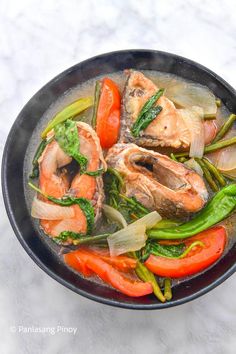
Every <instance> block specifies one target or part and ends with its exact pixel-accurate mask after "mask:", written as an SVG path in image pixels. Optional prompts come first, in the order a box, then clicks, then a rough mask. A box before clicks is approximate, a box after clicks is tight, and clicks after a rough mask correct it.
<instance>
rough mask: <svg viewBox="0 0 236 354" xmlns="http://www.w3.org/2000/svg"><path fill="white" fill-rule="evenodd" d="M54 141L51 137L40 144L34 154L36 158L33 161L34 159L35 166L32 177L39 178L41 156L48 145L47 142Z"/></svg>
mask: <svg viewBox="0 0 236 354" xmlns="http://www.w3.org/2000/svg"><path fill="white" fill-rule="evenodd" d="M51 141H52V139H49V140H46V139H44V140H42V141H41V143H40V144H39V146H38V148H37V150H36V153H35V155H34V158H33V161H32V165H33V168H32V172H31V174H30V176H29V177H30V178H32V179H33V178H38V176H39V163H38V160H39V158H40V156H41V155H42V153H43V151H44V149H45V147H46V146H47V144H49V143H50V142H51Z"/></svg>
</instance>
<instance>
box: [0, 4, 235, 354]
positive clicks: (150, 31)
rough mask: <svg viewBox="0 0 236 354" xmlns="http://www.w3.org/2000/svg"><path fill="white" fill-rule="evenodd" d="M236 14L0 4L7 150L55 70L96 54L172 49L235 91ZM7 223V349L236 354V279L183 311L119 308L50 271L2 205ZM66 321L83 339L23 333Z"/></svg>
mask: <svg viewBox="0 0 236 354" xmlns="http://www.w3.org/2000/svg"><path fill="white" fill-rule="evenodd" d="M235 10H236V4H235V1H234V0H231V1H230V0H229V1H226V0H224V1H220V0H218V1H214V2H213V1H210V0H209V1H204V0H201V1H200V0H199V1H197V0H196V1H190V0H189V1H187V0H180V1H178V0H177V1H174V0H172V1H171V0H167V1H164V0H163V1H160V0H159V1H155V0H145V1H138V0H113V1H109V0H100V1H96V0H94V1H91V0H85V1H84V0H70V1H63V0H54V1H50V0H36V1H32V0H31V1H30V0H21V1H13V0H1V1H0V120H1V124H0V149H1V153H2V150H3V146H4V142H5V139H6V136H7V133H8V131H9V129H10V127H11V125H12V123H13V121H14V119H15V117H16V115H17V113H18V112H19V110H20V109H21V108H22V106H23V105H24V104H25V103H26V102H27V101H28V99H29V98H30V97H31V96H32V95H33V94H34V93H35V92H36V91H37V90H38V89H39V88H40V87H41V86H42V85H43V84H45V83H46V82H47V81H48V80H50V79H51V78H53V77H54V76H55V75H56V74H58V73H59V72H61V71H62V70H64V69H65V68H67V67H69V66H71V65H73V64H75V63H77V62H79V61H81V60H83V59H85V58H88V57H90V56H93V55H95V54H99V53H103V52H108V51H112V50H117V49H126V48H154V49H160V50H165V51H170V52H174V53H177V54H180V55H183V56H186V57H188V58H191V59H193V60H196V61H198V62H200V63H202V64H203V65H206V66H208V67H209V68H211V69H212V70H213V71H215V72H217V73H218V74H219V75H221V76H222V77H223V78H224V79H226V80H227V81H228V82H229V83H230V84H231V85H233V86H234V87H235V86H236V75H235V71H236V62H235V60H236V41H235V32H236V21H235ZM1 199H2V198H1ZM0 225H1V241H2V242H1V248H0V283H1V290H0V338H1V340H0V343H1V344H0V352H1V353H4V354H5V353H19V354H21V353H34V354H37V353H53V354H54V353H58V354H60V353H81V354H87V353H97V354H100V353H101V354H102V353H104V354H106V353H137V354H139V353H140V354H141V353H144V352H147V353H150V354H152V353H161V354H162V353H164V354H168V353H175V354H184V353H186V354H187V353H188V354H195V353H204V354H205V353H206V354H208V353H209V354H210V353H215V354H221V353H222V354H223V353H224V354H231V353H232V354H233V353H235V352H236V349H235V348H236V337H235V334H236V333H235V332H236V316H235V315H236V299H235V293H236V276H235V275H234V276H232V277H231V278H230V279H228V280H227V281H226V282H225V283H223V284H222V285H221V286H219V287H218V288H217V289H215V290H213V291H212V292H211V293H209V294H207V295H205V296H204V297H202V298H200V299H197V300H195V301H194V302H192V303H188V304H185V305H182V306H180V307H177V308H171V309H167V310H163V311H153V312H144V311H139V312H134V311H128V310H122V309H116V308H111V307H108V306H105V305H100V304H97V303H95V302H92V301H90V300H87V299H85V298H82V297H80V296H78V295H76V294H74V293H72V292H71V291H70V290H68V289H66V288H64V287H63V286H61V285H60V284H58V283H57V282H55V281H54V280H52V279H51V278H49V277H48V276H47V275H46V274H45V273H44V272H43V271H41V270H40V269H39V268H38V267H37V266H36V265H35V264H34V263H33V261H32V260H31V259H30V258H29V256H28V255H27V254H26V253H25V251H24V250H23V249H22V247H21V246H20V244H19V243H18V241H17V240H16V238H15V236H14V234H13V231H12V229H11V227H10V225H9V222H8V219H7V217H6V214H5V211H4V207H3V203H2V201H1V214H0ZM58 325H60V326H64V327H76V328H77V331H76V334H68V333H56V334H54V335H53V334H50V333H22V332H20V329H19V327H18V326H24V327H32V326H33V327H34V328H36V327H40V326H41V327H57V326H58ZM12 326H13V327H15V329H16V333H14V328H13V329H12V328H11V327H12ZM51 331H53V329H52V330H51ZM52 333H53V332H52Z"/></svg>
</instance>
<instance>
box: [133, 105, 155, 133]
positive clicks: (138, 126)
mask: <svg viewBox="0 0 236 354" xmlns="http://www.w3.org/2000/svg"><path fill="white" fill-rule="evenodd" d="M161 111H162V107H161V106H156V107H153V108H151V109H150V110H149V111H148V112H147V113H145V114H144V115H143V116H142V118H140V119H137V120H136V121H135V123H134V124H133V127H132V129H131V132H132V134H133V136H134V137H135V138H137V137H138V136H139V135H140V132H141V130H145V129H146V128H147V127H148V126H149V124H150V123H151V122H152V121H153V120H154V119H155V118H156V116H157V115H158V114H159V113H161Z"/></svg>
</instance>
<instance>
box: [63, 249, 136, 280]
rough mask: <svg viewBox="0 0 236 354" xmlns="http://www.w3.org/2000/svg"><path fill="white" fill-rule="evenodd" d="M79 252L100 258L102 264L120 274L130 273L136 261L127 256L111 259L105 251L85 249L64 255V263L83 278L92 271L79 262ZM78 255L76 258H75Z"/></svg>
mask: <svg viewBox="0 0 236 354" xmlns="http://www.w3.org/2000/svg"><path fill="white" fill-rule="evenodd" d="M81 250H83V251H87V252H89V253H90V254H94V255H95V256H98V257H99V258H101V259H102V260H103V261H104V262H106V263H108V264H110V265H111V266H113V267H114V268H116V269H118V270H120V271H121V272H130V271H131V270H132V269H135V267H136V264H137V261H136V260H135V259H134V258H130V257H127V256H117V257H111V256H110V254H109V252H107V251H105V252H104V251H100V250H91V249H89V250H86V249H84V248H83V249H81V248H80V249H79V250H75V251H72V252H69V253H66V254H65V255H64V260H65V262H66V263H67V264H68V265H69V266H70V267H72V268H73V269H75V270H77V271H78V272H80V273H82V274H83V275H84V276H85V277H86V276H90V275H92V274H93V272H92V271H90V270H89V269H88V267H86V266H85V264H83V262H81V260H80V258H79V255H80V253H81ZM77 255H78V257H77Z"/></svg>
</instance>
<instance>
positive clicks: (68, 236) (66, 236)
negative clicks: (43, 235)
mask: <svg viewBox="0 0 236 354" xmlns="http://www.w3.org/2000/svg"><path fill="white" fill-rule="evenodd" d="M83 236H84V234H80V233H77V232H73V231H63V232H61V233H60V235H59V236H56V237H53V241H55V242H56V243H58V244H59V245H61V244H63V243H65V242H68V241H69V240H73V241H74V240H77V239H78V238H80V237H83ZM73 241H72V243H73Z"/></svg>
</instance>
